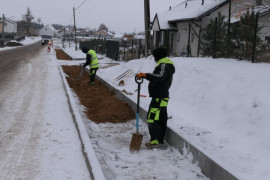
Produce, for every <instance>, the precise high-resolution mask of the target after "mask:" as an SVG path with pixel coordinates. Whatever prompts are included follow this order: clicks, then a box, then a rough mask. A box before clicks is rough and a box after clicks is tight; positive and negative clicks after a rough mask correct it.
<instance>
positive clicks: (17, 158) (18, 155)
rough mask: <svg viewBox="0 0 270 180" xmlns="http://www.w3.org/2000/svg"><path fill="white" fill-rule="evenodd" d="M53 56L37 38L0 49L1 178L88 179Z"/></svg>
mask: <svg viewBox="0 0 270 180" xmlns="http://www.w3.org/2000/svg"><path fill="white" fill-rule="evenodd" d="M54 58H55V57H54V56H53V55H51V54H47V50H46V46H41V43H40V42H38V43H36V44H33V45H28V46H26V47H20V48H15V49H13V50H8V51H5V52H0V179H1V180H2V179H5V180H13V179H29V180H32V179H75V177H78V178H77V179H83V180H84V179H89V172H88V170H87V166H86V164H85V161H84V158H83V155H82V153H81V146H80V141H79V138H78V134H77V131H76V129H75V127H74V124H73V119H72V116H71V114H70V113H69V112H70V111H69V107H68V101H67V97H66V94H65V91H64V87H63V83H62V79H61V76H60V73H59V69H58V64H57V61H56V60H55V59H54ZM56 107H61V108H60V109H59V108H58V109H57V108H56ZM77 167H80V168H77Z"/></svg>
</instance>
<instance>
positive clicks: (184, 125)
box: [0, 47, 270, 180]
mask: <svg viewBox="0 0 270 180" xmlns="http://www.w3.org/2000/svg"><path fill="white" fill-rule="evenodd" d="M0 49H1V48H0ZM1 50H2V49H1ZM65 51H66V52H68V53H69V54H70V55H71V56H73V57H76V58H82V57H85V55H84V54H83V53H81V52H80V51H76V52H75V48H74V47H71V48H68V47H67V48H66V49H65ZM44 55H46V56H44ZM44 57H45V59H44ZM171 59H172V60H173V61H174V62H175V67H176V73H175V75H174V81H173V85H172V87H171V89H170V92H171V99H170V102H169V106H168V113H169V116H172V118H171V119H170V120H169V121H168V127H170V128H171V129H173V130H175V131H176V132H177V133H179V134H180V135H181V136H183V137H184V138H186V139H187V140H188V141H189V142H191V143H192V144H193V145H195V146H196V147H197V148H198V149H200V150H201V151H202V152H204V153H205V154H206V155H208V156H209V157H210V158H212V159H214V160H215V161H216V162H217V163H218V164H220V165H222V166H223V167H224V168H225V169H227V170H229V171H230V172H232V173H233V174H234V175H236V176H237V177H238V178H239V179H244V180H254V179H256V180H268V179H270V167H269V165H268V162H269V160H270V157H269V156H268V154H269V152H270V143H269V141H268V139H269V136H270V135H269V132H268V129H269V128H270V122H269V120H268V119H269V111H270V102H269V99H270V98H269V93H270V84H269V81H270V71H269V68H270V65H269V64H265V63H261V64H252V63H250V62H246V61H237V60H234V59H211V58H171ZM82 62H84V61H56V58H55V55H53V52H52V54H50V55H47V54H46V49H45V48H44V52H43V53H42V54H40V56H39V57H35V59H34V60H33V62H32V63H29V64H27V65H26V66H22V67H21V70H22V72H25V73H24V75H21V74H20V72H17V74H18V77H17V78H18V79H20V80H21V81H23V82H28V81H26V79H27V78H28V79H29V78H30V79H31V81H34V82H40V81H42V82H43V81H44V82H46V84H45V85H46V87H45V88H43V90H36V91H33V92H35V93H32V94H33V96H27V94H29V91H30V90H31V89H27V88H26V87H27V86H26V85H27V83H25V84H26V85H25V86H24V85H23V84H21V83H19V82H18V81H17V79H16V80H13V81H17V82H18V83H15V84H13V85H12V83H10V85H12V86H11V87H6V88H7V89H6V90H4V91H1V94H0V98H1V102H4V101H2V100H5V102H10V101H14V102H16V103H19V104H21V105H22V102H24V101H25V100H26V99H30V100H31V99H32V101H30V104H32V103H33V104H32V105H30V106H29V108H28V111H24V110H23V111H21V113H20V109H17V110H18V113H16V114H17V115H20V116H21V118H22V119H28V118H30V119H31V118H32V117H33V115H35V113H34V114H33V113H31V111H33V110H34V111H37V113H38V115H39V116H40V117H43V118H42V122H37V123H38V124H39V126H40V125H44V126H42V128H47V129H43V130H44V131H41V133H40V134H39V136H37V137H38V138H39V142H40V144H39V146H37V147H36V148H35V149H31V148H26V147H25V146H26V145H27V143H26V142H27V141H24V142H25V143H19V142H20V141H19V140H20V138H21V137H26V138H28V139H29V140H31V138H30V137H31V136H30V135H31V134H35V133H37V131H35V130H34V129H33V132H32V133H30V131H29V129H26V131H23V132H25V134H22V136H15V140H16V139H17V140H16V141H14V142H15V144H16V143H19V144H18V145H19V146H20V147H21V148H20V149H21V151H19V152H18V151H16V149H15V147H13V146H10V147H9V148H11V149H4V150H5V151H2V152H3V153H4V152H6V154H8V156H5V158H4V159H3V158H1V160H0V162H1V163H0V165H1V166H0V168H2V170H3V168H5V169H4V170H5V175H7V174H8V173H11V174H12V173H16V172H17V174H16V175H14V176H13V177H21V178H23V177H26V176H23V175H25V174H24V173H27V171H28V170H29V169H31V168H32V169H35V170H37V171H35V177H36V179H42V177H46V178H50V179H54V178H55V177H57V179H66V178H70V179H76V178H75V177H78V176H80V177H82V179H83V178H85V177H87V172H86V171H87V170H86V167H85V165H83V166H82V165H80V162H82V161H83V160H82V156H81V154H80V153H81V152H80V150H79V149H76V147H78V146H79V143H78V137H77V135H76V133H75V131H74V125H73V124H72V123H70V122H71V121H72V120H71V117H70V116H68V115H67V114H68V113H69V110H68V108H67V107H66V106H65V107H64V108H63V107H62V105H57V106H55V105H54V103H56V104H59V103H62V102H64V101H65V100H64V99H65V97H64V96H62V95H63V92H64V87H63V86H62V85H61V83H59V82H60V79H59V78H60V77H59V72H58V70H57V64H79V63H82ZM100 62H101V64H102V66H105V65H107V64H105V63H112V62H115V61H112V60H111V59H108V58H106V57H104V56H103V59H102V60H100ZM118 63H120V64H119V65H117V66H113V67H110V68H106V69H102V68H101V69H99V71H98V75H99V76H100V77H102V78H103V79H104V80H106V81H108V82H109V83H110V84H111V85H113V86H114V87H116V88H118V89H120V90H123V89H125V90H126V91H127V92H132V93H133V94H134V95H129V96H130V98H131V99H133V100H134V101H135V102H136V98H137V97H136V92H135V90H136V89H137V84H136V83H135V82H134V77H132V76H131V77H129V78H126V79H124V80H125V85H124V86H119V85H118V83H119V82H117V81H114V79H115V78H116V77H117V76H119V75H120V74H121V73H123V72H124V71H126V70H127V69H130V68H132V69H133V71H134V72H152V70H153V68H154V66H155V62H154V61H153V58H152V57H149V58H148V59H138V60H133V61H129V62H127V63H125V62H118ZM41 66H42V68H41ZM45 66H46V67H47V69H46V68H44V67H45ZM39 67H40V68H41V69H43V70H45V69H46V72H44V73H43V74H40V73H37V74H35V73H36V72H38V71H34V70H38V69H39ZM42 72H43V71H42ZM31 75H34V76H33V77H32V76H31ZM24 77H25V78H26V79H25V80H24ZM34 77H35V78H34ZM8 81H10V82H13V81H12V79H8ZM147 84H148V82H147V81H145V82H144V83H143V84H142V90H141V94H144V95H148V92H147ZM18 85H20V87H19V88H18V87H17V86H18ZM34 85H35V86H33V87H36V89H38V88H40V87H39V86H38V83H34ZM50 85H51V86H50ZM56 85H57V86H56ZM30 86H31V85H30ZM24 88H26V89H24ZM12 89H14V90H15V89H20V91H19V92H20V93H19V94H18V95H16V96H14V95H15V94H16V93H18V91H12ZM44 91H47V92H53V94H51V93H48V94H47V95H46V96H44V95H42V92H44ZM38 92H39V93H38ZM13 93H14V94H13ZM4 95H5V96H4ZM39 97H41V98H42V99H43V100H45V101H39V100H38V98H39ZM25 98H26V99H25ZM59 98H60V100H59ZM75 99H76V97H75ZM37 102H38V104H35V103H37ZM149 102H150V98H149V97H145V98H143V97H141V106H142V107H143V108H145V109H147V108H148V105H149ZM4 104H5V106H4V107H5V109H3V108H4V107H3V106H1V107H0V109H1V112H5V111H6V110H8V111H6V113H1V114H0V117H1V120H2V121H1V122H2V123H1V124H2V125H1V128H0V130H1V134H0V137H2V138H7V137H10V135H11V134H12V131H10V130H9V127H10V126H9V122H12V121H13V120H14V118H15V116H13V115H12V116H11V114H12V110H16V107H18V108H20V107H23V106H19V105H16V106H14V103H12V102H10V103H4ZM64 104H65V103H64ZM36 105H38V106H36ZM77 105H78V107H79V108H80V110H81V116H82V118H83V120H84V122H88V123H87V126H86V129H87V131H88V133H89V134H90V137H91V141H92V143H93V147H94V149H95V150H96V156H97V157H98V158H99V159H101V160H102V161H101V162H100V163H101V166H102V167H103V168H106V167H107V169H105V171H104V172H105V174H106V176H107V177H108V176H109V175H112V176H111V179H114V176H115V177H117V178H119V179H139V177H145V179H168V177H169V179H170V178H171V179H192V180H193V179H206V178H205V177H204V176H203V175H202V174H201V173H200V170H199V169H198V167H197V166H196V164H191V163H190V162H191V159H192V156H191V155H190V154H185V153H184V155H181V154H179V153H178V152H177V150H175V149H174V148H172V147H169V148H168V149H166V150H153V151H149V150H146V149H145V148H144V147H142V150H141V151H140V153H138V154H130V153H129V151H128V147H129V143H130V140H131V133H133V131H135V122H134V121H133V122H132V121H131V122H128V123H125V124H108V123H107V124H95V123H92V122H91V121H89V120H87V118H86V117H85V116H84V114H83V113H82V110H83V107H82V106H81V105H80V104H79V103H78V102H77ZM8 106H10V108H9V107H8ZM39 107H40V108H39ZM41 107H42V108H41ZM24 108H27V106H26V107H24ZM17 110H16V111H17ZM25 112H29V113H25ZM16 114H15V115H16ZM53 117H56V118H53ZM32 119H33V118H32ZM63 119H65V120H67V122H68V123H64V124H63V122H61V121H62V120H63ZM3 120H5V121H3ZM59 120H61V121H59ZM27 122H28V121H27ZM29 123H30V125H31V124H32V125H35V124H36V123H33V122H29ZM63 125H65V126H64V127H63ZM20 126H21V125H20ZM39 126H35V127H39ZM51 126H52V127H53V128H52V127H51ZM33 127H34V126H33ZM140 130H141V132H142V133H143V134H144V142H146V141H147V140H148V139H147V138H149V135H148V131H147V125H146V124H145V123H141V126H140ZM68 132H69V133H68ZM70 132H71V133H70ZM119 132H120V133H119ZM28 135H29V136H28ZM67 135H68V136H67ZM2 138H1V139H2ZM111 142H117V143H113V144H114V146H112V143H111ZM5 145H6V144H5V143H3V142H1V143H0V148H6V147H5ZM33 146H34V144H31V146H29V147H33ZM12 147H13V149H12ZM17 147H18V146H17ZM2 150H3V149H2ZM34 150H35V151H34ZM38 150H41V151H40V152H39V153H37V151H38ZM28 151H29V152H30V154H31V153H32V158H29V157H30V155H29V152H28ZM26 152H28V153H26ZM11 153H19V155H20V156H18V157H17V160H16V163H15V164H14V163H13V164H12V167H13V168H11V169H9V167H7V166H5V164H4V162H7V161H6V158H8V157H14V158H16V156H12V155H11ZM1 157H2V156H1ZM3 157H4V156H3ZM27 157H28V158H29V160H28V161H27V159H24V158H27ZM66 157H69V159H66ZM33 159H34V161H33ZM4 160H5V161H4ZM31 160H32V162H31V163H33V164H31V163H30V161H31ZM69 164H70V165H71V164H72V167H73V168H72V171H70V166H69ZM25 165H29V166H25ZM33 165H34V166H33ZM23 166H24V167H26V169H24V170H23V168H22V167H23ZM10 167H11V166H10ZM27 167H28V168H27ZM12 169H13V170H12ZM160 169H162V171H161V170H160ZM14 170H16V171H14ZM103 170H104V169H103ZM106 170H107V171H106ZM159 170H160V171H159ZM163 170H164V171H163ZM67 172H68V174H66V173H67ZM135 172H136V173H135ZM138 172H139V174H138ZM161 172H166V173H165V174H161ZM78 173H79V174H78ZM1 176H3V174H2V173H1V175H0V177H1ZM5 177H8V176H5ZM27 177H29V175H28V176H27ZM132 177H134V178H132ZM136 177H137V178H136ZM1 178H2V177H1ZM1 178H0V179H1ZM11 179H12V178H11Z"/></svg>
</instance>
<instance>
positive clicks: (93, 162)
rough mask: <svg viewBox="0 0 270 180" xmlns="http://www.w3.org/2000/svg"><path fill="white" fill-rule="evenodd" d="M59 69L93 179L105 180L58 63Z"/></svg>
mask: <svg viewBox="0 0 270 180" xmlns="http://www.w3.org/2000/svg"><path fill="white" fill-rule="evenodd" d="M58 68H59V70H60V74H61V76H62V79H63V83H64V86H65V89H66V94H67V97H68V100H69V106H70V110H71V113H72V116H73V120H74V123H75V126H76V129H77V131H78V134H79V138H80V140H81V144H82V151H83V154H84V156H85V160H86V163H87V166H88V170H89V172H90V175H91V176H92V177H93V179H97V180H103V179H104V180H105V176H104V174H103V171H102V169H101V167H100V164H99V161H98V159H97V157H96V154H95V151H94V149H93V146H92V143H91V140H90V138H89V136H88V134H87V131H86V129H85V126H84V123H83V121H82V118H81V115H80V113H79V110H78V108H77V106H76V103H75V100H74V98H73V95H72V92H71V90H70V87H69V85H68V83H67V80H66V76H65V74H64V72H63V69H62V67H61V66H60V65H59V63H58Z"/></svg>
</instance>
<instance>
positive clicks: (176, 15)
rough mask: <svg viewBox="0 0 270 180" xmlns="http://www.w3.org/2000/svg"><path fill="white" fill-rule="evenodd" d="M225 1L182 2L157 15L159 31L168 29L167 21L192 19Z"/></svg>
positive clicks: (195, 0) (190, 0) (197, 0)
mask: <svg viewBox="0 0 270 180" xmlns="http://www.w3.org/2000/svg"><path fill="white" fill-rule="evenodd" d="M225 1H226V0H204V4H203V5H202V0H182V1H181V3H179V4H178V5H176V6H174V7H172V9H171V10H168V11H166V12H162V13H157V17H158V20H159V25H160V29H169V28H170V26H169V24H168V22H169V21H179V20H187V19H194V18H197V17H199V16H201V15H202V14H204V13H206V12H208V11H209V10H211V9H213V8H214V7H216V6H218V5H220V4H222V3H224V2H225Z"/></svg>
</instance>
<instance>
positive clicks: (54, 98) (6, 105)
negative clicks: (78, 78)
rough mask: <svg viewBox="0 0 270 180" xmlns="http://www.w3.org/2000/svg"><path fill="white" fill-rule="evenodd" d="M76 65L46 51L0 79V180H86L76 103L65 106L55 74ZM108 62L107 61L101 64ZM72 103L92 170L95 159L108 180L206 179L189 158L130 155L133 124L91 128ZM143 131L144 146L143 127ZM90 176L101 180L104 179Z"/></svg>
mask: <svg viewBox="0 0 270 180" xmlns="http://www.w3.org/2000/svg"><path fill="white" fill-rule="evenodd" d="M29 43H30V42H29ZM31 43H34V41H33V42H32V41H31ZM80 62H82V61H59V60H57V59H56V57H55V54H54V53H53V51H52V52H51V54H48V53H47V48H46V47H44V49H42V50H41V51H40V54H39V55H37V56H36V55H35V56H33V57H32V58H27V61H26V60H25V61H18V63H19V66H20V69H19V70H18V71H16V72H13V73H14V76H8V78H7V79H0V81H1V82H3V84H4V86H3V85H2V86H0V90H1V91H0V103H1V106H0V123H1V126H0V157H1V158H0V172H1V173H0V179H5V180H6V179H7V180H9V179H10V180H13V179H57V180H64V179H74V180H77V179H90V175H89V172H88V170H87V166H86V163H85V160H84V157H83V154H82V150H81V145H80V140H79V137H78V134H77V132H76V128H75V125H74V123H73V118H72V117H73V115H74V116H76V117H77V115H78V113H77V112H76V108H75V110H74V112H73V113H74V114H73V115H72V114H71V112H70V108H69V103H71V106H73V105H74V104H75V103H74V101H73V99H69V101H68V98H67V96H66V91H65V87H64V85H67V83H66V82H65V81H64V84H63V82H62V79H61V76H60V74H62V73H59V69H58V66H59V64H70V63H75V64H78V63H80ZM106 62H111V60H109V59H104V63H106ZM103 65H104V64H103ZM60 72H61V69H60ZM9 73H12V72H9ZM70 94H72V93H71V92H70V91H69V90H68V91H67V95H69V96H70ZM73 95H74V99H75V100H77V99H76V95H75V94H73ZM76 103H77V106H78V108H79V109H80V110H81V111H80V113H81V117H82V119H83V120H84V121H85V122H86V126H85V128H86V129H87V132H88V133H89V135H90V137H91V140H89V138H88V135H87V134H86V135H85V132H81V134H80V135H81V138H82V139H83V140H84V142H85V144H84V145H85V148H86V150H87V152H86V153H87V154H88V155H89V156H88V157H89V159H90V164H91V168H92V169H93V170H94V171H95V170H97V169H98V168H96V167H98V166H99V164H98V162H97V161H95V158H94V157H95V156H96V157H98V159H99V160H100V162H99V163H100V165H101V166H102V168H103V171H104V174H105V176H106V179H117V180H118V179H120V180H127V179H131V180H133V179H149V180H151V179H184V180H188V179H192V180H206V179H207V178H206V177H205V176H204V175H202V173H201V172H200V169H199V168H198V166H197V165H196V164H192V163H191V159H190V157H189V156H186V155H181V154H180V153H179V152H178V151H177V150H176V149H174V148H172V147H169V148H168V149H166V150H153V151H151V150H150V151H149V150H147V149H145V148H144V147H142V149H141V151H140V153H134V154H132V153H130V152H129V145H130V140H131V136H132V134H131V133H133V132H134V126H135V124H134V121H130V122H128V123H123V124H109V123H107V124H95V123H92V122H91V121H89V120H88V119H87V118H86V117H85V115H84V114H83V107H82V106H81V105H80V104H79V102H78V101H76ZM2 105H3V106H2ZM78 119H80V118H78ZM78 119H77V120H78ZM80 125H81V124H80V123H79V126H80ZM85 128H81V130H84V129H85ZM141 132H142V133H143V134H144V137H145V139H144V141H146V140H147V138H149V136H148V133H147V129H146V125H144V126H142V127H141ZM86 136H87V138H88V139H87V138H86ZM85 140H86V141H87V140H88V142H86V141H85ZM90 142H92V144H93V147H94V149H95V152H93V151H92V150H91V147H92V146H91V145H89V143H90ZM93 174H94V176H95V177H96V179H103V175H102V174H99V173H98V172H96V171H95V172H93Z"/></svg>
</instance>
